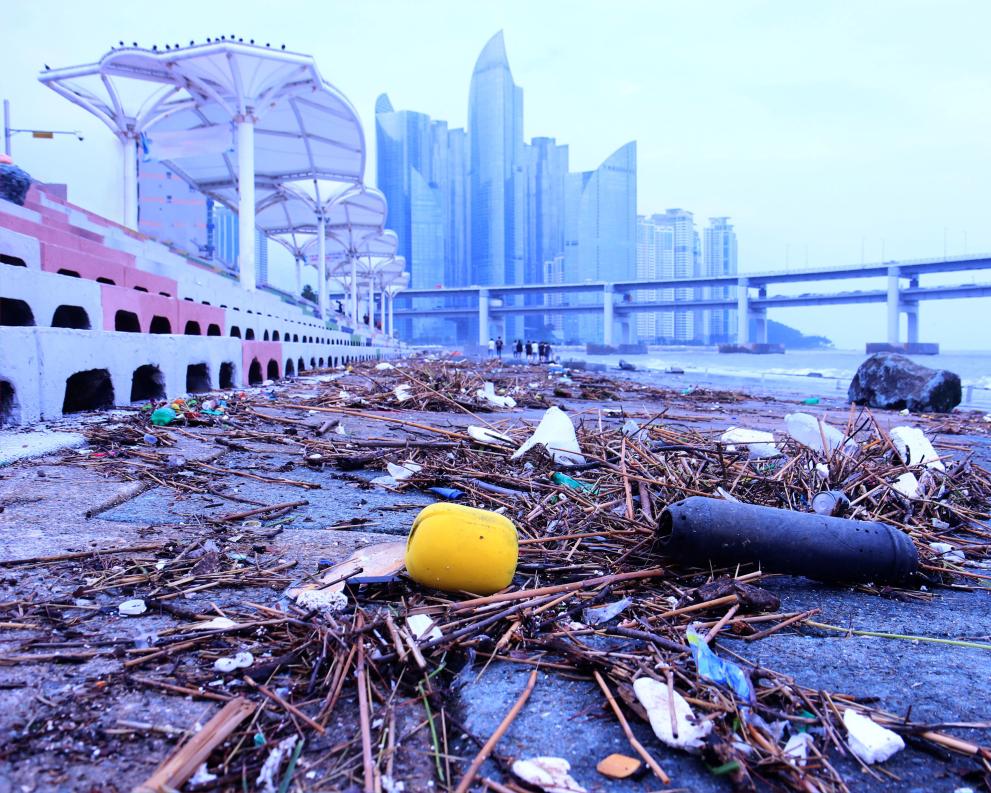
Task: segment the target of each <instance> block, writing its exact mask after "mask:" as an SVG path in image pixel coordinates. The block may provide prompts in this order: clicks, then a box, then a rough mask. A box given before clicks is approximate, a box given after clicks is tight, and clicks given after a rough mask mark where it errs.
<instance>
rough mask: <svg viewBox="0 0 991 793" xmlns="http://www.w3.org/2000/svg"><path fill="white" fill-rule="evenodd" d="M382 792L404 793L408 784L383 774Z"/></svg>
mask: <svg viewBox="0 0 991 793" xmlns="http://www.w3.org/2000/svg"><path fill="white" fill-rule="evenodd" d="M382 790H384V791H385V793H403V791H405V790H406V783H405V782H398V781H396V780H395V779H393V778H392V777H391V776H389V775H388V774H382Z"/></svg>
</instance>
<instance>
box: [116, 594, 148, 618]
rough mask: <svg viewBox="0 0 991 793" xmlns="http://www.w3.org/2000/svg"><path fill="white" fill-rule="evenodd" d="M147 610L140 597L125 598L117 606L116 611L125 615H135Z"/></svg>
mask: <svg viewBox="0 0 991 793" xmlns="http://www.w3.org/2000/svg"><path fill="white" fill-rule="evenodd" d="M147 610H148V607H147V606H146V605H145V602H144V601H143V600H142V599H141V598H135V599H134V600H125V601H124V602H123V603H121V604H120V605H119V606H117V612H118V613H119V614H121V615H123V616H125V617H136V616H138V615H139V614H144V613H145V612H146V611H147Z"/></svg>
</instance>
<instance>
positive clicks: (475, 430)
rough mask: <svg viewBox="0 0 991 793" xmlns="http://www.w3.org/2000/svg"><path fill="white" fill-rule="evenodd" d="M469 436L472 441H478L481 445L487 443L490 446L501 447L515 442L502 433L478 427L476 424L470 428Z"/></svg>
mask: <svg viewBox="0 0 991 793" xmlns="http://www.w3.org/2000/svg"><path fill="white" fill-rule="evenodd" d="M468 435H469V436H470V437H471V439H472V440H474V441H478V442H479V443H486V444H489V445H490V446H500V445H503V444H507V443H508V444H512V442H513V439H512V438H510V437H509V436H508V435H503V434H502V433H501V432H496V431H495V430H490V429H488V428H487V427H476V426H475V425H474V424H472V425H470V426H469V427H468Z"/></svg>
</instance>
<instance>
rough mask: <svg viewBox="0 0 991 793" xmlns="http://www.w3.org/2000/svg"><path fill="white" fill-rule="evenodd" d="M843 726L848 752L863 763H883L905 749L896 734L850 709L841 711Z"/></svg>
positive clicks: (903, 742)
mask: <svg viewBox="0 0 991 793" xmlns="http://www.w3.org/2000/svg"><path fill="white" fill-rule="evenodd" d="M843 725H844V726H845V727H846V729H847V743H848V744H849V745H850V751H852V752H853V753H854V754H855V755H857V757H859V758H860V759H861V760H863V761H864V762H865V763H883V762H884V761H885V760H887V759H888V758H889V757H891V756H892V755H893V754H895V753H896V752H899V751H901V750H902V749H904V748H905V741H903V740H902V737H901V736H900V735H899V734H898V733H896V732H892V731H891V730H889V729H887V728H886V727H882V726H881V725H880V724H878V723H877V722H875V721H872V720H871V719H869V718H867V717H866V716H861V715H860V714H859V713H857V711H855V710H851V709H850V708H847V709H846V710H844V711H843Z"/></svg>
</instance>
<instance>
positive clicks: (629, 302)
mask: <svg viewBox="0 0 991 793" xmlns="http://www.w3.org/2000/svg"><path fill="white" fill-rule="evenodd" d="M975 270H991V254H974V255H967V256H951V257H943V258H939V259H912V260H908V261H886V262H875V263H867V264H851V265H842V266H838V267H822V268H805V269H799V270H776V271H772V272H755V273H739V274H736V275H705V276H691V277H687V278H656V279H647V280H627V281H588V282H584V283H561V284H519V285H509V284H503V285H496V286H458V287H438V288H435V289H407V290H405V291H404V292H403V297H404V298H425V297H428V298H437V297H464V298H468V299H469V300H468V303H469V304H468V305H463V306H458V305H455V306H438V307H436V308H434V307H431V308H430V309H429V311H430V315H431V316H441V317H459V316H474V315H476V314H477V316H478V319H479V344H482V345H485V344H486V343H487V342H488V335H489V334H488V324H489V318H490V317H491V316H506V315H522V314H562V313H572V312H579V313H598V312H602V315H603V343H604V344H607V345H611V344H612V343H613V325H614V322H615V320H616V319H617V317H619V318H626V317H629V316H630V315H632V314H636V313H642V312H648V311H664V310H672V309H677V310H691V309H706V308H709V309H734V308H735V309H736V310H737V316H738V329H737V343H738V344H748V343H750V342H751V341H757V342H766V341H767V311H768V309H769V308H783V307H794V306H826V305H844V304H856V303H885V304H886V306H887V320H888V321H887V329H888V332H887V336H888V338H887V342H888V343H889V344H899V343H900V341H901V340H900V338H899V321H900V317H901V313H902V312H904V313H905V314H907V316H908V328H907V329H908V338H907V339H906V341H908V342H909V343H917V342H918V341H919V304H920V303H921V302H922V301H924V300H956V299H960V298H974V297H991V282H988V283H979V284H960V285H957V286H922V285H920V283H919V281H920V278H921V276H923V275H932V274H938V273H958V272H971V271H975ZM854 278H887V287H886V288H885V289H874V290H860V291H845V292H819V293H815V294H810V293H806V294H802V295H768V293H767V290H768V287H769V286H771V285H776V284H789V283H801V282H805V281H816V282H818V281H835V280H846V279H854ZM903 281H907V284H903ZM702 288H717V289H718V288H726V289H727V290H728V289H734V290H735V297H732V298H729V297H709V298H697V297H685V298H684V299H680V298H679V299H673V300H642V299H638V296H637V295H636V294H635V293H636V292H641V291H650V292H653V291H663V290H671V289H675V290H693V289H702ZM755 290H756V295H752V294H751V292H753V291H755ZM617 294H618V295H620V300H619V301H617V300H616V295H617ZM526 295H543V296H549V295H559V296H561V297H562V300H561V302H560V304H554V305H549V304H541V305H528V304H524V305H505V304H504V303H501V302H500V301H501V298H504V297H511V296H526ZM574 295H578V296H582V297H585V296H601V302H599V301H594V302H593V301H589V300H585V299H581V300H580V301H578V302H569V301H568V298H570V297H571V296H574ZM471 298H474V299H473V300H472V299H471ZM494 301H495V302H494ZM459 302H460V301H459ZM395 314H396V316H399V317H422V316H423V309H397V310H396V312H395ZM751 319H754V320H755V326H756V331H757V333H756V338H755V339H751V338H750V320H751Z"/></svg>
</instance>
